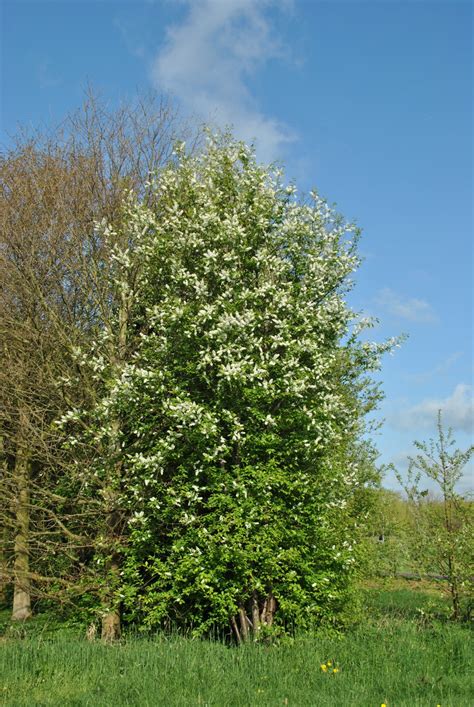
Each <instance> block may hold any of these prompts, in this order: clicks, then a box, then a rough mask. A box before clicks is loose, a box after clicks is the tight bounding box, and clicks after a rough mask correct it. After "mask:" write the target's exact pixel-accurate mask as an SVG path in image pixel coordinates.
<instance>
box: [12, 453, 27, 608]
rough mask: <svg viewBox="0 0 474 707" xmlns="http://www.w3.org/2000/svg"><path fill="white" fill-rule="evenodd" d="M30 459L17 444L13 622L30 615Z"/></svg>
mask: <svg viewBox="0 0 474 707" xmlns="http://www.w3.org/2000/svg"><path fill="white" fill-rule="evenodd" d="M29 466H30V464H29V459H28V456H27V454H26V451H25V449H24V448H22V446H21V445H19V447H18V450H17V456H16V459H15V467H14V483H15V487H16V494H17V496H16V504H15V506H16V508H15V513H16V535H15V561H14V566H13V576H14V592H13V611H12V620H13V621H24V620H25V619H29V618H30V616H31V586H30V555H29V528H30V489H29V480H30V479H29V471H30V469H29Z"/></svg>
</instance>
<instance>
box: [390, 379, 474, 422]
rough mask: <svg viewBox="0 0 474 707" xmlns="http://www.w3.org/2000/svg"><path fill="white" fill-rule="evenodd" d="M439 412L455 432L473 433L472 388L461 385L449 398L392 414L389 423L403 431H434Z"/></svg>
mask: <svg viewBox="0 0 474 707" xmlns="http://www.w3.org/2000/svg"><path fill="white" fill-rule="evenodd" d="M438 410H441V411H442V416H443V422H444V424H445V425H447V426H449V427H452V428H453V429H454V430H462V431H463V432H467V433H472V431H473V426H474V401H473V396H472V387H471V386H470V385H466V384H464V383H459V384H458V385H457V386H456V387H455V388H454V390H453V392H452V393H451V395H449V396H448V397H447V398H444V399H443V398H437V399H436V398H426V399H425V400H422V401H421V402H420V403H418V404H417V405H413V406H412V407H409V408H406V409H405V410H400V411H398V412H396V413H392V414H391V415H389V416H388V422H389V423H390V424H391V425H393V426H394V427H397V428H398V429H402V430H413V431H414V432H416V431H417V430H422V429H433V428H434V426H435V422H436V417H437V414H438Z"/></svg>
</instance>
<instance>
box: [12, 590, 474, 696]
mask: <svg viewBox="0 0 474 707" xmlns="http://www.w3.org/2000/svg"><path fill="white" fill-rule="evenodd" d="M365 593H366V603H367V616H366V619H365V620H364V621H363V622H361V623H360V624H359V625H358V626H357V627H356V628H354V629H353V630H351V631H349V632H348V633H347V634H346V635H345V636H343V637H342V638H341V637H334V636H333V637H328V636H326V637H325V636H317V635H315V636H301V637H299V638H296V639H295V640H294V641H292V642H287V643H282V644H281V645H274V646H262V645H249V646H245V647H243V648H235V647H234V648H232V647H227V646H225V645H224V644H222V643H219V642H210V641H209V642H208V641H198V640H195V641H193V640H189V639H183V638H181V639H180V638H178V637H172V638H169V639H166V638H164V637H159V638H155V639H153V640H151V639H143V638H142V639H140V638H129V639H126V640H125V641H124V642H122V643H121V644H120V645H117V646H113V647H110V646H104V645H102V644H101V643H100V642H99V641H97V642H94V643H90V642H87V641H85V640H83V639H78V638H77V637H75V636H74V635H73V632H74V629H70V630H69V633H67V632H66V633H63V634H62V635H61V634H60V633H59V634H54V633H53V632H52V630H50V629H51V626H50V628H48V624H47V622H45V620H44V619H43V624H42V625H41V626H39V625H38V624H37V626H36V629H35V627H34V624H33V623H32V624H31V628H30V629H29V633H28V634H27V635H26V637H24V638H22V639H20V638H10V639H8V638H5V639H3V642H2V643H1V644H0V676H2V677H1V678H0V681H1V686H0V704H5V705H12V706H13V705H25V706H26V705H28V707H33V706H34V705H68V706H69V705H71V706H72V705H77V706H79V705H81V706H82V705H94V706H99V707H102V706H107V705H114V706H115V705H137V706H140V707H142V706H143V707H145V706H146V705H153V706H155V705H163V706H165V707H174V706H178V705H179V706H184V705H186V706H187V705H201V706H204V705H209V706H211V705H213V706H216V707H224V706H227V705H229V706H230V705H235V706H238V705H249V706H252V707H253V706H254V705H255V706H256V707H258V706H264V705H293V706H294V707H304V706H306V705H307V706H308V707H324V706H325V705H331V706H333V707H335V706H337V707H339V706H340V707H346V706H351V705H354V706H356V705H357V706H358V705H360V706H361V707H371V706H372V705H374V707H380V705H381V704H382V703H385V704H386V705H388V706H389V707H396V706H398V705H400V706H401V705H406V706H407V707H416V706H418V705H432V706H433V707H436V705H441V706H442V707H448V706H451V707H463V706H464V705H466V707H467V706H468V705H469V707H471V706H472V705H473V704H474V695H473V693H472V684H471V685H470V678H469V676H470V674H471V673H472V670H470V667H471V668H472V665H471V664H472V650H471V646H470V642H469V630H468V628H467V627H465V626H462V625H455V624H452V623H450V622H446V621H444V622H443V621H440V620H438V619H437V618H436V617H437V616H438V614H439V613H440V612H441V613H443V610H445V605H444V599H443V598H442V597H440V596H439V595H437V594H436V595H434V596H433V595H432V594H427V593H424V592H414V591H413V590H411V589H409V588H408V584H407V586H405V587H404V586H400V587H395V588H393V587H392V588H385V589H383V588H382V589H373V588H372V589H370V590H366V592H365ZM420 609H422V611H420ZM36 621H38V619H37V620H36ZM9 631H10V634H11V630H10V629H7V630H6V633H7V635H9V633H8V632H9ZM0 640H1V639H0ZM328 660H331V661H332V663H333V666H334V665H337V666H338V667H339V668H340V672H338V673H337V674H328V673H324V672H323V671H322V670H321V667H320V665H321V664H322V663H325V662H326V661H328ZM331 669H332V668H331Z"/></svg>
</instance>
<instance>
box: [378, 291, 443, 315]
mask: <svg viewBox="0 0 474 707" xmlns="http://www.w3.org/2000/svg"><path fill="white" fill-rule="evenodd" d="M376 302H377V304H378V305H379V306H380V307H383V308H384V309H386V310H387V311H388V312H390V314H394V315H395V316H396V317H401V318H402V319H408V320H409V321H411V322H418V323H420V324H433V323H435V322H437V321H438V317H437V316H436V314H435V312H434V311H433V309H432V307H431V305H430V304H429V303H428V302H426V301H425V300H422V299H416V298H412V299H409V298H407V297H403V296H402V295H399V294H397V293H396V292H394V291H393V290H391V289H390V288H389V287H385V288H384V289H383V290H380V292H379V293H378V295H377V297H376Z"/></svg>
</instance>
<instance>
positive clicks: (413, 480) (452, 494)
mask: <svg viewBox="0 0 474 707" xmlns="http://www.w3.org/2000/svg"><path fill="white" fill-rule="evenodd" d="M414 444H415V447H416V449H417V450H418V452H419V453H418V454H417V455H416V456H414V457H409V466H408V474H407V478H406V480H403V479H402V476H401V475H400V474H397V479H398V481H399V483H400V484H401V485H402V486H403V488H404V490H405V492H406V494H407V497H408V502H409V505H410V509H411V512H412V519H413V538H414V547H416V548H417V553H418V554H420V553H421V557H422V564H424V565H425V569H427V570H431V571H432V570H434V569H435V570H437V571H439V572H440V573H441V574H444V575H445V576H446V577H447V580H448V586H449V593H450V596H451V602H452V617H453V619H455V620H458V619H459V618H460V617H461V599H462V598H463V597H469V596H472V574H473V566H474V562H473V561H474V547H473V542H472V531H473V529H474V527H473V526H474V523H473V508H472V502H470V501H469V500H468V499H467V498H465V497H463V496H462V495H461V494H459V493H458V492H457V491H456V484H457V483H458V482H459V480H460V479H461V477H462V474H463V469H464V467H465V466H466V464H467V463H468V462H469V460H470V459H471V457H472V455H473V454H474V446H470V447H469V448H468V449H466V450H465V451H461V450H460V449H453V447H454V445H455V440H454V439H453V432H452V430H451V428H448V430H445V428H444V427H443V423H442V418H441V410H440V411H439V412H438V420H437V438H436V439H434V440H433V439H431V440H429V442H415V443H414ZM423 478H425V479H431V480H432V481H434V482H435V483H436V484H437V486H438V487H439V489H440V490H441V500H440V501H439V500H436V499H433V498H432V497H430V494H429V491H428V490H427V489H420V483H421V481H422V479H423ZM418 559H420V558H418Z"/></svg>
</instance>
